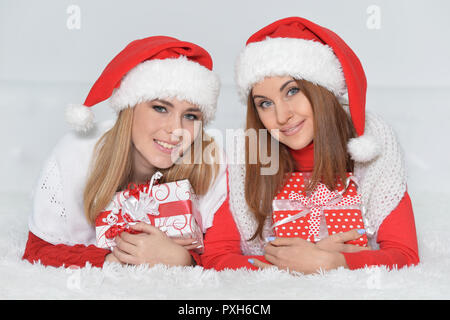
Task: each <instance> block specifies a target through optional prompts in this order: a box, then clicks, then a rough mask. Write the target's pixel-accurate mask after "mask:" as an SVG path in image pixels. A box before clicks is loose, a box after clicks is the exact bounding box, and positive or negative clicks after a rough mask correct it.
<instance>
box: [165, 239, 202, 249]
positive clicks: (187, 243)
mask: <svg viewBox="0 0 450 320" xmlns="http://www.w3.org/2000/svg"><path fill="white" fill-rule="evenodd" d="M170 239H172V241H173V242H175V243H176V244H178V245H180V246H182V247H183V248H185V249H186V250H193V249H198V248H201V244H199V243H198V241H196V240H195V239H194V238H181V237H170Z"/></svg>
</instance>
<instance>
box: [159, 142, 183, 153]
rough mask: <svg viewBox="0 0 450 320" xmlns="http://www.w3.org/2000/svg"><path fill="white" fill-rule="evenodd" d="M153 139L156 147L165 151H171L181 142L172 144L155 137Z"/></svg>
mask: <svg viewBox="0 0 450 320" xmlns="http://www.w3.org/2000/svg"><path fill="white" fill-rule="evenodd" d="M153 141H154V142H155V145H156V147H157V148H158V149H159V150H161V151H162V152H165V153H172V152H173V151H174V150H175V149H177V148H178V147H180V146H181V143H177V144H172V143H168V142H164V141H161V140H156V139H153Z"/></svg>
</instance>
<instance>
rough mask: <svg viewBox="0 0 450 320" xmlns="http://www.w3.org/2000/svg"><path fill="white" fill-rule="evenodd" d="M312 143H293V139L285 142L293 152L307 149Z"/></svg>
mask: <svg viewBox="0 0 450 320" xmlns="http://www.w3.org/2000/svg"><path fill="white" fill-rule="evenodd" d="M311 141H312V140H311ZM311 141H298V140H297V141H292V140H291V139H289V141H285V142H283V144H284V145H286V146H287V147H288V148H290V149H292V150H301V149H303V148H305V147H307V146H308V145H309V144H310V143H311Z"/></svg>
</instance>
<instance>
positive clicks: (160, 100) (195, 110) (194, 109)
mask: <svg viewBox="0 0 450 320" xmlns="http://www.w3.org/2000/svg"><path fill="white" fill-rule="evenodd" d="M153 101H157V102H160V103H162V104H165V105H167V106H169V107H172V108H174V105H173V104H172V103H170V102H169V101H166V100H162V99H155V100H153ZM185 112H202V111H201V110H200V109H199V108H189V109H187V110H185Z"/></svg>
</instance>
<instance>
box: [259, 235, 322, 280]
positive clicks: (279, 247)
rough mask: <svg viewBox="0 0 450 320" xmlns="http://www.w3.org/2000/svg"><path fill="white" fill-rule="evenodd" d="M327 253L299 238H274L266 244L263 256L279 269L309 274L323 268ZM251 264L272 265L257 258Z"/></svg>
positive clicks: (260, 266)
mask: <svg viewBox="0 0 450 320" xmlns="http://www.w3.org/2000/svg"><path fill="white" fill-rule="evenodd" d="M329 254H330V253H328V252H327V251H324V250H321V249H319V248H317V247H316V245H315V244H314V243H312V242H309V241H306V240H304V239H301V238H275V239H274V240H273V241H271V242H269V243H268V244H267V245H266V247H265V254H264V258H265V259H266V260H267V261H268V262H270V263H272V264H273V265H275V266H276V267H278V268H279V269H287V270H289V271H297V272H301V273H305V274H309V273H315V272H317V271H318V270H319V269H320V268H322V269H325V265H326V264H328V261H327V259H329V257H328V256H329ZM253 265H255V266H256V267H259V268H267V267H273V265H270V264H267V263H264V262H262V261H259V260H257V259H254V261H253Z"/></svg>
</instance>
